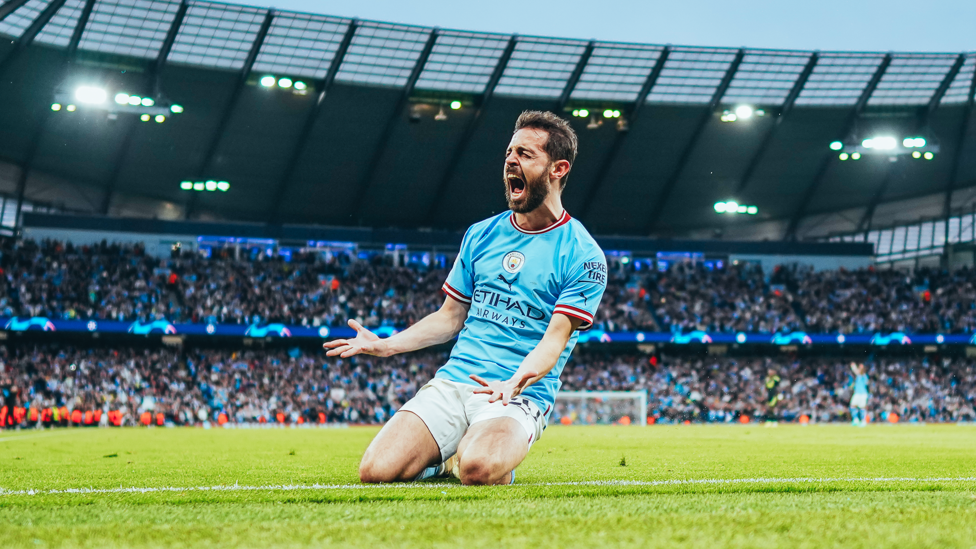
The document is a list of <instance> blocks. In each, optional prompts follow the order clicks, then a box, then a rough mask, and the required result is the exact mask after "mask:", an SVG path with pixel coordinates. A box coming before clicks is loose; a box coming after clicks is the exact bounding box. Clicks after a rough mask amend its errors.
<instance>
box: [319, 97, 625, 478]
mask: <svg viewBox="0 0 976 549" xmlns="http://www.w3.org/2000/svg"><path fill="white" fill-rule="evenodd" d="M576 148H577V141H576V134H575V132H573V129H572V128H571V127H570V126H569V124H568V123H567V122H566V121H565V120H562V119H561V118H559V117H557V116H556V115H554V114H552V113H548V112H538V111H526V112H524V113H522V115H521V116H519V118H518V121H517V122H516V124H515V133H514V135H513V136H512V140H511V142H510V144H509V146H508V150H507V151H506V153H505V155H506V156H505V166H504V172H503V178H504V184H505V197H506V199H507V200H508V206H509V209H510V211H505V212H503V213H501V214H499V215H496V216H494V217H492V218H489V219H486V220H484V221H481V222H479V223H476V224H474V225H472V226H471V227H470V228H469V229H468V231H467V232H466V233H465V235H464V239H463V240H462V242H461V249H460V251H459V254H458V257H457V259H456V261H455V263H454V267H453V269H452V270H451V272H450V274H449V275H448V278H447V282H445V284H444V286H443V290H444V292H445V293H446V294H447V296H448V297H447V299H445V301H444V305H443V306H442V307H441V308H440V309H439V310H438V311H437V312H435V313H433V314H431V315H429V316H427V317H425V318H424V319H422V320H421V321H420V322H417V323H416V324H414V325H413V326H411V327H410V328H408V329H406V330H404V331H403V332H400V333H399V334H396V335H394V336H392V337H390V338H388V339H385V340H380V339H379V338H378V337H377V336H376V335H374V334H373V333H371V332H370V331H369V330H367V329H365V328H363V327H362V326H361V325H360V324H359V323H357V322H355V321H352V320H350V321H349V325H350V326H351V327H352V328H353V329H355V330H356V332H357V335H356V337H355V338H353V339H339V340H335V341H331V342H329V343H326V344H325V347H326V348H329V349H331V350H330V351H329V352H328V355H329V356H341V357H343V358H345V357H350V356H353V355H356V354H360V353H366V354H372V355H377V356H390V355H394V354H397V353H406V352H410V351H414V350H417V349H421V348H424V347H427V346H430V345H435V344H438V343H445V342H447V341H450V340H451V339H452V338H453V337H455V336H458V341H457V343H456V344H455V346H454V350H453V351H452V352H451V356H450V358H449V359H448V361H447V363H446V364H445V365H444V366H443V367H442V368H441V369H440V370H438V371H437V373H436V374H435V376H434V379H433V380H431V381H430V382H429V383H427V384H426V385H424V386H423V387H422V388H421V389H420V391H418V392H417V395H416V396H415V397H414V398H413V399H411V400H410V401H409V402H407V403H406V404H405V405H404V406H403V407H402V408H401V409H400V410H399V411H398V412H397V413H396V414H394V416H393V418H392V419H391V420H390V421H389V422H388V423H387V424H386V425H385V426H384V427H383V429H382V430H381V431H380V433H379V434H378V435H377V436H376V438H375V439H373V442H372V443H371V444H370V445H369V448H367V450H366V453H365V455H364V456H363V460H362V462H361V464H360V467H359V476H360V479H362V480H363V482H392V481H410V480H416V479H421V478H427V477H430V476H435V475H440V474H443V473H444V472H445V471H452V470H453V471H456V474H457V476H459V477H460V479H461V482H463V483H465V484H507V483H510V482H512V481H513V480H514V469H515V467H516V466H517V465H518V464H519V463H521V462H522V460H523V459H524V458H525V456H526V454H527V453H528V451H529V448H530V447H531V445H532V444H533V443H534V442H535V441H537V440H538V439H539V437H540V436H541V435H542V431H543V429H545V427H546V422H547V420H548V417H549V414H550V412H551V411H552V406H553V403H554V401H555V397H556V392H557V391H558V390H559V386H560V382H559V374H560V373H561V372H562V369H563V367H564V365H565V364H566V361H567V360H568V359H569V355H570V353H571V352H572V350H573V347H574V346H575V345H576V339H577V335H576V331H577V329H586V328H589V327H590V326H591V325H592V323H593V316H594V314H595V313H596V310H597V306H598V305H599V303H600V299H601V298H602V297H603V291H604V288H605V287H606V275H607V267H606V258H605V257H604V255H603V252H602V251H601V250H600V248H599V246H598V245H597V244H596V242H595V241H594V240H593V238H592V237H590V235H589V233H587V231H586V229H585V228H583V225H581V224H580V223H579V222H578V221H576V220H574V219H572V218H570V216H569V214H568V213H567V212H566V211H565V210H564V209H563V207H562V201H561V199H560V195H561V193H562V190H563V188H565V185H566V178H567V176H568V175H569V171H570V169H571V168H572V164H573V161H574V160H575V158H576ZM452 457H453V458H454V459H452V461H451V463H449V464H448V463H445V462H446V461H447V460H448V459H449V458H452Z"/></svg>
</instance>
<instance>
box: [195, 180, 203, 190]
mask: <svg viewBox="0 0 976 549" xmlns="http://www.w3.org/2000/svg"><path fill="white" fill-rule="evenodd" d="M203 189H204V183H203V181H197V182H196V183H194V184H193V190H194V191H202V190H203Z"/></svg>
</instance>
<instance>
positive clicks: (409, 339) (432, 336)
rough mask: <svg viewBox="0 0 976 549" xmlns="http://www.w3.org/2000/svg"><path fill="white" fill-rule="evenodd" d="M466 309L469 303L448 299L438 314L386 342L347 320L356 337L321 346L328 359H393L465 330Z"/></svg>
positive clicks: (430, 315)
mask: <svg viewBox="0 0 976 549" xmlns="http://www.w3.org/2000/svg"><path fill="white" fill-rule="evenodd" d="M469 307H470V305H469V304H466V303H461V302H460V301H457V300H455V299H453V298H451V297H447V298H445V299H444V304H443V305H441V308H440V309H438V310H437V312H434V313H431V314H429V315H427V316H425V317H424V318H422V319H421V320H420V322H417V323H416V324H414V325H413V326H411V327H409V328H407V329H406V330H404V331H402V332H400V333H398V334H395V335H393V336H390V337H388V338H386V339H380V338H379V337H378V336H377V335H376V334H374V333H373V332H370V331H369V330H367V329H366V328H363V326H362V324H360V323H358V322H356V321H355V320H350V321H349V327H350V328H352V329H353V330H356V337H354V338H352V339H336V340H333V341H330V342H328V343H326V344H324V345H323V347H325V348H326V349H329V352H328V353H326V355H327V356H339V357H342V358H348V357H351V356H354V355H358V354H367V355H373V356H392V355H395V354H399V353H409V352H410V351H416V350H418V349H423V348H424V347H430V346H431V345H437V344H439V343H445V342H448V341H450V340H451V339H452V338H453V337H454V336H456V335H458V333H460V331H461V328H463V327H464V321H465V319H467V318H468V308H469Z"/></svg>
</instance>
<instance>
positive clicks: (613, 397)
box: [549, 391, 647, 426]
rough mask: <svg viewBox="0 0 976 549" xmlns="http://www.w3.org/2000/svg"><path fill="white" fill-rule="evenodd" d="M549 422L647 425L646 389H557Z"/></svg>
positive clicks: (561, 423)
mask: <svg viewBox="0 0 976 549" xmlns="http://www.w3.org/2000/svg"><path fill="white" fill-rule="evenodd" d="M549 423H550V424H559V425H640V426H644V425H647V392H646V391H560V392H558V393H556V405H555V407H554V408H553V411H552V417H551V418H550V420H549Z"/></svg>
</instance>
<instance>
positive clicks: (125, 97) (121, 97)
mask: <svg viewBox="0 0 976 549" xmlns="http://www.w3.org/2000/svg"><path fill="white" fill-rule="evenodd" d="M115 102H116V103H118V104H119V105H125V104H126V103H128V102H129V94H127V93H119V94H116V95H115Z"/></svg>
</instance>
